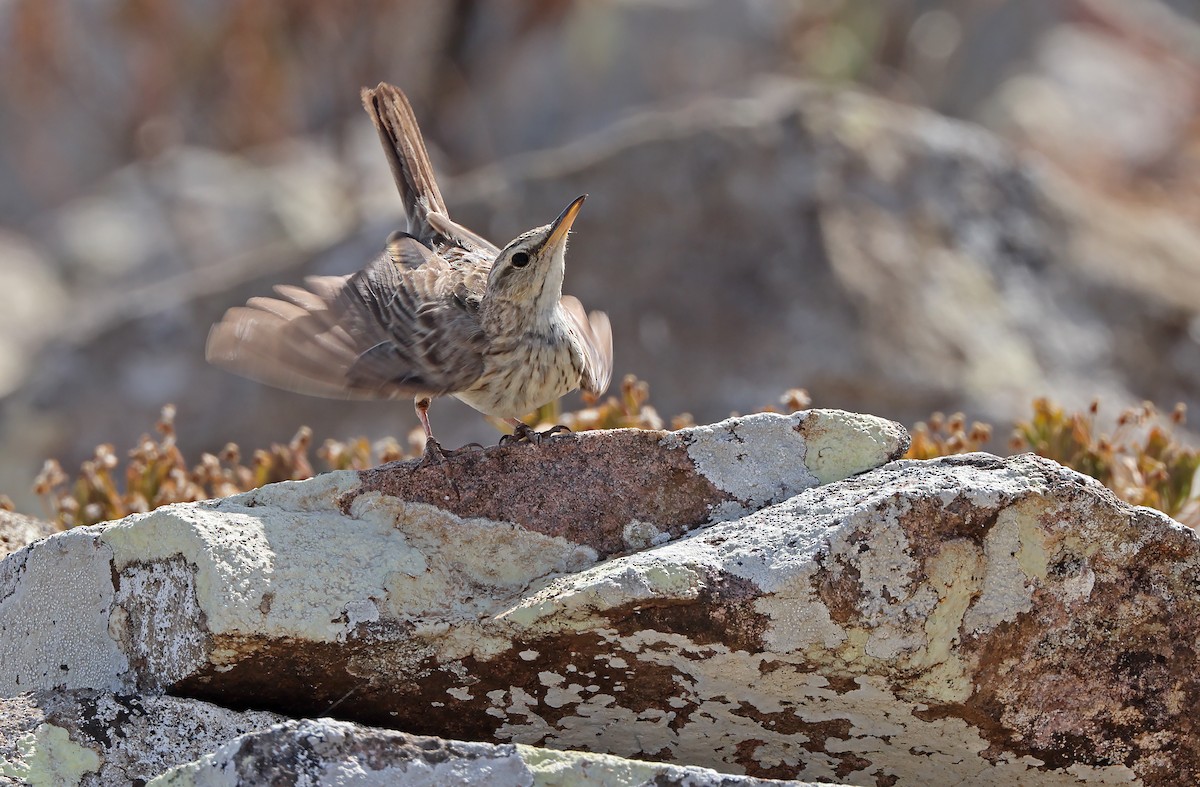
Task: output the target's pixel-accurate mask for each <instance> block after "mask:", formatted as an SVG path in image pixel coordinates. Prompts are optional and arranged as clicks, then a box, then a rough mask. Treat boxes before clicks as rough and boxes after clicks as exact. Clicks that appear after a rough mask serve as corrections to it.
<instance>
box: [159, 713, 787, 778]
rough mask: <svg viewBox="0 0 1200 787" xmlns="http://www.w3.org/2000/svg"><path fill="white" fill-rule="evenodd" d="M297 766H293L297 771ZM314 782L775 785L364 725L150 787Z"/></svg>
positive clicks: (271, 744) (231, 758)
mask: <svg viewBox="0 0 1200 787" xmlns="http://www.w3.org/2000/svg"><path fill="white" fill-rule="evenodd" d="M297 763H301V764H302V765H300V766H298V765H297ZM298 775H299V776H301V777H302V778H303V777H305V776H307V777H308V779H309V781H306V782H305V783H306V784H312V785H314V787H319V786H320V785H330V787H333V785H343V784H347V783H352V784H358V783H360V782H361V781H366V780H369V783H371V784H394V785H410V784H411V785H425V784H430V785H432V784H436V785H494V786H495V787H527V786H528V787H532V785H535V784H536V785H568V784H614V785H646V786H647V787H649V786H650V785H654V787H659V786H660V785H661V786H662V787H671V786H673V785H678V787H709V786H710V785H711V787H752V786H753V785H766V784H782V782H778V781H765V780H761V779H754V778H750V777H747V776H728V775H725V774H721V773H717V772H716V771H713V770H710V769H708V768H695V767H680V766H677V765H665V764H662V763H652V762H638V761H635V760H626V759H622V758H620V757H612V756H609V755H603V754H586V753H583V752H562V751H552V750H549V749H538V748H535V747H532V746H522V745H520V744H516V745H513V744H505V745H493V744H488V743H463V742H459V741H443V740H439V739H437V738H428V737H420V736H416V735H407V734H405V733H402V732H392V731H387V730H377V729H368V728H363V727H360V726H358V725H355V724H350V723H347V722H339V721H334V720H332V719H321V720H318V721H301V722H286V723H283V724H278V725H275V726H274V727H270V728H268V729H265V730H261V731H258V732H253V733H249V734H247V735H243V736H242V737H241V738H239V739H237V740H235V741H231V742H230V743H228V744H226V745H225V746H222V747H221V748H220V749H218V750H217V751H215V752H213V753H212V754H209V755H207V756H206V757H203V758H201V759H200V760H198V761H196V762H194V763H189V764H187V765H183V766H180V767H178V768H175V769H174V770H172V771H170V772H168V773H165V774H163V775H162V776H160V777H159V778H158V779H156V780H154V781H152V782H151V783H150V785H151V787H191V786H192V785H209V784H211V785H214V786H215V785H218V784H229V783H230V782H231V781H234V782H235V783H237V784H247V785H249V784H274V783H276V782H277V780H283V781H284V782H286V783H292V782H293V780H294V779H296V778H297V776H298ZM787 783H788V784H791V785H796V787H803V785H804V784H810V783H808V782H804V783H802V782H794V781H793V782H787Z"/></svg>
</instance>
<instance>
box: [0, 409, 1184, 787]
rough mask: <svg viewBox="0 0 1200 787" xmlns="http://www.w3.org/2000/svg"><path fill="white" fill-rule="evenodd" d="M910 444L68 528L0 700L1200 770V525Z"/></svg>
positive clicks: (370, 476) (21, 613) (933, 768)
mask: <svg viewBox="0 0 1200 787" xmlns="http://www.w3.org/2000/svg"><path fill="white" fill-rule="evenodd" d="M797 429H798V430H799V431H797ZM898 434H899V433H898V432H897V431H896V430H895V429H894V427H890V426H888V425H887V424H886V422H880V421H877V420H872V419H867V418H865V417H861V416H848V415H845V414H838V413H830V412H827V413H809V414H797V415H795V416H791V417H783V416H757V417H752V418H748V419H744V420H741V421H732V422H727V423H725V424H719V425H715V426H713V427H705V428H701V429H698V430H694V431H691V432H683V433H671V434H663V433H650V434H646V433H631V432H615V433H590V434H582V435H578V436H576V437H574V438H566V439H564V440H563V441H562V442H552V443H547V444H545V445H543V446H541V447H536V446H521V445H517V446H506V447H502V448H498V449H489V450H488V451H485V452H483V453H481V454H476V455H470V454H464V455H462V456H460V457H456V458H454V459H452V460H451V461H449V462H447V463H446V464H444V465H440V466H437V467H432V468H418V467H414V466H413V465H411V464H398V465H393V466H389V467H385V468H381V469H379V470H375V471H371V472H368V473H362V474H356V473H350V472H345V473H334V474H330V475H327V476H322V477H319V478H316V479H313V480H311V481H306V482H295V483H287V484H278V485H273V486H271V487H266V488H264V489H260V490H257V491H255V492H251V493H247V494H244V495H239V496H236V497H233V498H229V499H227V500H224V501H216V502H208V503H201V504H194V505H181V506H173V507H170V508H167V509H162V510H159V511H156V512H152V513H150V514H148V515H140V516H134V517H130V518H128V519H126V520H123V521H121V522H116V523H111V524H107V525H102V526H97V527H93V528H83V529H77V530H74V531H71V532H68V533H64V534H60V535H57V536H54V537H52V538H50V539H48V540H46V541H43V542H40V543H38V544H35V545H33V546H32V547H30V548H27V549H26V550H24V551H22V552H20V553H18V554H16V555H13V556H10V557H9V558H8V559H7V560H6V561H5V562H4V563H3V564H0V625H2V626H3V627H4V630H3V636H2V638H0V687H2V688H3V691H4V693H6V694H12V693H19V692H27V691H53V690H62V689H70V690H82V689H93V690H109V691H118V692H129V691H132V690H140V691H144V692H145V691H148V692H151V693H154V692H158V691H165V692H168V693H170V694H172V695H177V696H186V697H191V698H197V699H204V700H207V701H210V702H215V703H218V704H220V705H222V706H226V707H253V708H256V709H258V710H264V711H273V712H277V713H284V714H287V715H289V716H293V717H299V718H304V717H315V716H319V715H329V714H334V715H336V716H338V717H339V718H341V719H343V720H347V721H354V722H358V723H366V724H375V725H378V726H382V727H388V728H393V729H400V730H403V731H405V732H408V733H414V734H434V735H438V736H440V737H442V738H458V739H463V740H473V741H486V742H490V743H496V744H507V743H521V744H528V745H536V746H548V747H550V748H554V749H580V750H587V751H593V752H598V753H606V754H612V755H617V756H622V757H636V758H646V759H652V760H659V761H668V762H673V763H686V764H688V765H698V766H704V767H711V768H716V769H718V770H722V771H728V772H742V773H746V774H748V775H752V776H757V777H776V778H804V779H836V780H840V781H844V782H848V783H852V784H865V783H869V784H877V783H922V784H959V783H969V782H993V783H1022V784H1085V783H1101V782H1127V781H1136V782H1141V783H1145V784H1161V785H1167V784H1177V783H1180V781H1181V779H1183V780H1184V781H1191V780H1193V779H1195V778H1197V777H1200V743H1198V741H1200V735H1197V730H1196V729H1195V721H1194V719H1193V714H1192V713H1191V708H1192V707H1193V706H1194V705H1195V704H1196V703H1197V702H1198V701H1200V678H1197V677H1196V675H1195V669H1194V664H1195V661H1196V656H1197V654H1196V649H1197V645H1196V643H1197V641H1198V638H1197V632H1196V623H1195V621H1196V620H1197V619H1200V592H1198V591H1197V587H1198V580H1200V542H1198V540H1197V537H1196V535H1195V534H1194V533H1193V532H1192V531H1190V530H1187V529H1186V528H1183V527H1181V526H1179V525H1178V524H1176V523H1174V522H1172V521H1171V520H1170V519H1168V518H1167V517H1165V516H1163V515H1161V514H1158V513H1156V512H1154V511H1151V510H1149V509H1144V508H1132V507H1130V506H1128V505H1125V504H1123V503H1121V502H1119V501H1117V500H1116V499H1115V498H1114V497H1113V496H1112V495H1111V493H1109V492H1108V491H1107V490H1105V489H1104V488H1103V487H1101V486H1100V485H1099V484H1098V483H1096V482H1094V481H1092V480H1091V479H1088V478H1085V477H1083V476H1080V475H1078V474H1076V473H1074V472H1072V471H1069V470H1066V469H1064V468H1062V467H1061V466H1059V465H1057V464H1055V463H1053V462H1050V461H1047V460H1044V459H1039V458H1037V457H1033V456H1021V457H1015V458H1012V459H1007V460H1005V459H999V458H996V457H993V456H990V455H986V454H973V455H967V456H961V457H951V458H946V459H942V460H937V461H930V462H916V461H898V462H891V463H886V464H883V463H884V462H885V461H886V459H887V458H888V457H889V456H894V455H896V453H897V451H898V450H899V449H900V447H901V445H902V444H903V442H904V441H903V439H902V438H899V439H898V437H897V435H898ZM547 452H549V453H547ZM572 455H574V456H577V457H582V458H578V459H575V460H572V459H571V456H572ZM685 457H686V459H687V461H686V462H685V461H683V460H684V458H685ZM573 461H574V462H575V464H572V462H573ZM814 462H816V463H818V464H817V465H814ZM560 463H561V465H560ZM822 465H823V466H824V470H818V469H817V467H818V466H822ZM872 466H876V467H875V469H874V470H869V471H868V472H864V473H861V474H859V475H855V476H850V474H851V473H854V472H858V471H862V470H866V469H867V468H869V467H872ZM583 468H590V474H589V475H587V476H586V481H587V483H586V484H576V485H574V486H572V485H570V484H569V483H568V481H569V476H570V474H571V473H578V472H580V470H581V469H583ZM626 474H634V475H635V476H636V477H637V478H638V479H640V482H641V484H642V485H643V486H645V487H646V488H649V489H655V488H657V489H663V490H665V489H667V488H668V487H669V486H672V485H678V486H679V488H682V489H687V490H689V491H688V493H687V494H686V495H680V496H679V498H678V499H673V498H672V497H671V496H670V495H664V496H663V499H664V501H665V502H664V503H663V504H662V505H660V506H659V507H657V508H650V509H648V508H647V503H646V502H645V501H639V500H636V499H631V496H630V495H629V494H628V492H627V491H625V487H624V486H623V483H624V482H623V480H622V476H623V475H626ZM668 478H669V479H671V480H670V483H664V479H668ZM839 479H840V480H839ZM704 481H707V482H708V483H709V484H710V485H711V488H709V487H707V486H705V484H704ZM821 482H824V483H821ZM747 484H749V485H747ZM393 495H402V496H401V497H397V496H393ZM439 495H440V499H439ZM560 498H562V499H560ZM697 499H698V500H704V501H708V502H706V503H705V508H704V512H700V511H699V510H698V509H696V508H695V507H691V506H689V505H687V504H686V501H692V500H697ZM539 509H540V510H544V511H545V517H541V516H538V515H536V514H535V513H531V512H534V511H537V510H539ZM572 510H573V511H574V512H575V517H574V520H572V518H571V516H569V515H568V513H567V512H568V511H572ZM581 525H582V526H581ZM697 525H704V526H703V527H701V529H699V530H697V531H695V532H687V531H688V529H689V527H694V526H697ZM617 533H620V534H621V536H620V538H617V537H616V534H617ZM62 587H70V588H72V592H71V593H70V594H68V595H65V596H64V595H63V594H61V593H60V594H57V595H51V594H52V593H53V589H54V588H62ZM301 728H302V727H297V726H295V725H292V726H285V727H282V728H277V729H276V730H275V731H273V732H268V733H264V735H265V736H266V737H258V736H253V737H252V738H250V739H243V742H242V743H238V744H237V745H236V746H234V745H233V744H231V747H232V748H226V749H224V750H222V751H221V752H217V753H214V754H213V755H212V756H211V757H209V758H208V759H205V760H203V761H204V762H210V763H225V764H226V765H223V766H222V767H232V766H229V765H228V763H232V762H235V760H236V756H235V754H234V750H235V749H236V750H238V751H249V750H255V751H257V750H261V748H262V747H263V746H267V745H269V743H270V742H280V741H285V742H286V741H292V743H281V745H289V746H291V745H294V743H295V741H296V737H295V731H296V730H298V729H301ZM371 735H376V733H371V734H370V735H367V736H366V737H365V738H363V739H362V740H365V741H367V744H366V745H367V746H368V747H370V745H371V744H370V740H374V739H373V738H371ZM385 737H386V736H385ZM343 753H344V752H343ZM488 756H492V755H488Z"/></svg>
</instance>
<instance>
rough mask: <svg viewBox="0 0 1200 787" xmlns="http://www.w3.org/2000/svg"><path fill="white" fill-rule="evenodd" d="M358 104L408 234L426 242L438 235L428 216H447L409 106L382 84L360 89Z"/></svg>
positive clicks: (397, 92) (397, 91)
mask: <svg viewBox="0 0 1200 787" xmlns="http://www.w3.org/2000/svg"><path fill="white" fill-rule="evenodd" d="M362 102H363V107H364V108H365V109H366V110H367V114H368V115H370V116H371V120H372V121H373V122H374V123H375V128H376V130H378V131H379V139H380V141H381V142H382V143H383V150H384V153H385V154H386V155H387V159H388V165H389V166H390V167H391V169H392V177H393V179H394V180H395V181H396V188H397V189H399V191H400V198H401V200H403V202H404V212H405V214H406V215H407V216H408V232H409V234H410V235H412V236H413V237H415V238H416V239H417V240H419V241H421V242H422V243H428V242H430V241H432V240H433V239H435V238H436V237H437V236H438V232H437V229H436V228H434V227H433V226H432V225H431V224H430V222H429V218H428V216H429V214H430V213H438V214H441V215H443V216H448V215H449V212H448V211H447V210H446V202H445V200H444V199H442V192H441V190H440V189H438V185H437V180H436V179H435V178H434V174H433V165H432V164H431V163H430V162H429V153H428V152H427V151H426V150H425V142H424V140H422V138H421V129H420V128H419V127H418V126H417V119H416V116H415V115H413V110H412V106H410V105H409V103H408V98H406V97H405V95H404V93H403V92H402V91H401V90H400V89H399V88H398V87H395V86H394V85H389V84H387V83H386V82H380V83H379V85H378V86H376V87H375V88H363V90H362Z"/></svg>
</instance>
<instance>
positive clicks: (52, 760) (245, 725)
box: [0, 689, 281, 787]
mask: <svg viewBox="0 0 1200 787" xmlns="http://www.w3.org/2000/svg"><path fill="white" fill-rule="evenodd" d="M280 721H281V718H280V717H279V716H277V715H276V714H273V713H263V712H260V711H244V712H238V711H232V710H228V709H226V708H221V707H218V706H216V705H210V704H209V703H206V702H200V701H198V700H192V699H181V698H177V697H164V696H154V695H148V694H142V695H117V694H112V693H109V692H103V691H92V690H88V689H82V690H76V691H47V692H35V693H27V694H18V695H16V696H10V697H0V784H34V785H47V786H49V785H68V784H70V785H74V784H83V785H88V787H102V786H103V787H107V786H108V785H112V787H125V786H127V785H131V784H145V783H146V782H147V781H149V780H150V779H153V778H154V777H155V776H157V775H159V774H161V773H162V772H164V771H166V770H167V769H169V768H173V767H175V766H177V765H182V764H184V763H187V762H190V761H192V760H195V759H197V758H199V757H201V756H203V755H204V754H207V753H208V752H211V751H213V750H214V749H216V748H217V747H219V746H220V745H222V744H223V743H226V742H227V741H231V740H233V739H234V738H236V737H237V736H239V735H242V734H244V733H247V732H249V731H251V730H255V729H259V728H263V727H268V726H270V725H272V724H276V723H278V722H280Z"/></svg>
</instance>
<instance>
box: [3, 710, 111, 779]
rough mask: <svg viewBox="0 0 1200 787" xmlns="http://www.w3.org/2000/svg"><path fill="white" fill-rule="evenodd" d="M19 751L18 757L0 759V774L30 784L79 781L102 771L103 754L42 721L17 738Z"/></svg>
mask: <svg viewBox="0 0 1200 787" xmlns="http://www.w3.org/2000/svg"><path fill="white" fill-rule="evenodd" d="M17 751H18V752H19V754H18V758H17V759H15V760H0V775H3V776H7V777H9V778H10V779H18V780H20V782H21V783H23V784H27V785H30V787H56V786H57V785H65V784H79V783H80V782H81V781H82V779H83V777H84V775H85V774H88V773H94V772H95V771H98V770H100V755H98V754H96V752H94V751H92V750H91V749H89V748H87V747H86V746H80V745H79V744H77V743H75V742H74V741H72V740H71V737H70V735H69V734H68V733H67V731H66V730H65V729H63V728H62V727H56V726H54V725H53V724H46V723H43V724H39V725H38V726H37V729H35V730H34V731H33V732H30V733H28V734H27V735H24V736H22V737H21V738H20V739H18V741H17Z"/></svg>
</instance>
